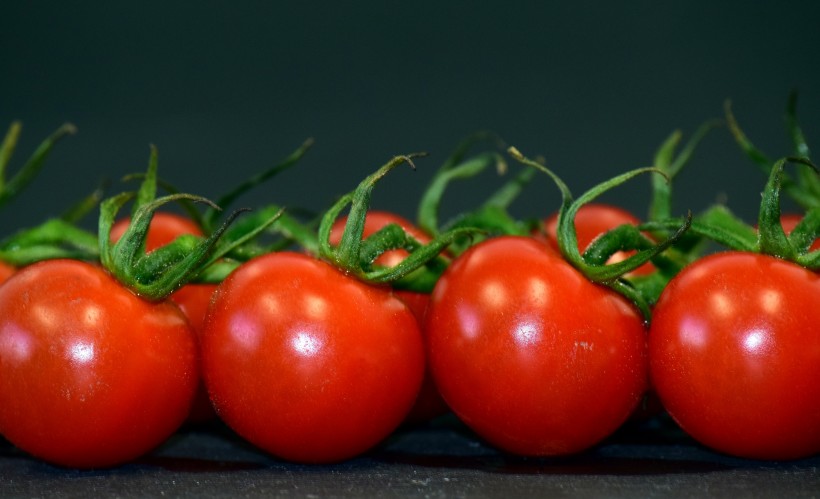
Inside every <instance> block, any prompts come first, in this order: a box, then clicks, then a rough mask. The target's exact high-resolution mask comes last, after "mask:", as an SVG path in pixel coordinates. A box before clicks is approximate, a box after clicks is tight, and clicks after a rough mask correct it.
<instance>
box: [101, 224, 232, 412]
mask: <svg viewBox="0 0 820 499" xmlns="http://www.w3.org/2000/svg"><path fill="white" fill-rule="evenodd" d="M129 223H130V220H129V219H127V218H126V219H121V220H118V221H117V222H116V223H115V224H114V226H113V227H112V228H111V240H112V241H117V240H118V239H119V238H120V237H122V235H123V234H124V233H125V231H126V229H127V228H128V225H129ZM185 234H191V235H195V236H202V235H203V234H202V230H201V229H200V228H199V226H198V225H197V224H195V223H194V222H193V221H191V220H190V219H188V218H185V217H183V216H180V215H176V214H174V213H168V212H155V213H154V216H153V218H151V225H150V226H149V227H148V234H147V236H146V239H145V250H146V251H147V252H151V251H153V250H155V249H157V248H159V247H161V246H164V245H166V244H169V243H171V242H173V241H174V239H176V238H177V237H179V236H181V235H185ZM215 290H216V285H213V284H186V285H185V286H183V287H182V288H181V289H180V290H178V291H176V292H175V293H173V294H172V295H171V296H170V298H171V300H172V301H173V302H174V303H176V304H177V305H178V306H179V308H180V309H181V310H182V312H183V313H184V314H185V316H186V317H187V318H188V321H189V322H190V323H191V326H192V327H193V329H194V332H195V333H196V335H197V338H199V336H200V335H201V332H202V329H203V327H204V323H205V315H206V314H207V312H208V304H209V303H210V301H211V296H212V295H213V292H214V291H215ZM214 419H216V413H215V412H214V410H213V407H212V406H211V401H210V400H209V399H208V392H207V391H206V390H205V384H204V383H200V384H199V388H197V393H196V396H195V397H194V401H193V404H192V406H191V414H190V417H189V418H188V422H189V423H194V424H198V423H205V422H208V421H212V420H214Z"/></svg>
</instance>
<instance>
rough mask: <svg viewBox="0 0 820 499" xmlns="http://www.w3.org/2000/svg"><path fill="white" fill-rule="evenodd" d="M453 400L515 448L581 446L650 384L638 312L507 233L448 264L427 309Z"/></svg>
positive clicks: (438, 376)
mask: <svg viewBox="0 0 820 499" xmlns="http://www.w3.org/2000/svg"><path fill="white" fill-rule="evenodd" d="M427 329H428V335H429V339H428V341H429V343H428V354H429V362H430V366H431V369H432V372H433V376H434V378H435V380H436V384H437V385H438V387H439V390H440V391H441V394H442V396H443V397H444V400H446V401H447V404H448V405H449V406H450V408H451V409H452V410H453V411H454V412H455V413H456V414H457V415H458V416H459V417H460V418H461V419H462V420H463V421H464V422H465V423H466V424H467V425H468V426H470V427H471V428H472V429H473V430H474V431H476V432H477V433H478V434H479V435H480V436H482V437H483V438H485V439H487V440H488V441H489V442H490V443H492V444H494V445H495V446H497V447H499V448H501V449H503V450H505V451H508V452H512V453H515V454H520V455H532V456H548V455H561V454H570V453H575V452H579V451H582V450H584V449H586V448H588V447H590V446H592V445H594V444H596V443H598V442H599V441H601V440H602V439H603V438H605V437H607V436H608V435H610V434H611V433H612V432H613V431H615V430H616V429H617V428H618V427H619V426H620V425H621V424H622V423H623V422H624V421H625V420H626V419H627V417H628V416H629V415H630V413H631V412H632V410H633V409H634V408H635V406H636V405H637V403H638V401H639V400H640V398H641V396H642V395H643V394H644V392H645V390H646V387H647V359H646V330H645V327H644V321H643V319H642V317H641V315H640V314H639V313H638V311H637V310H636V309H635V307H633V306H632V305H631V304H630V303H629V302H628V301H627V300H626V299H625V298H623V297H622V296H620V295H618V294H617V293H615V292H613V291H611V290H610V289H608V288H605V287H602V286H598V285H595V284H592V283H591V282H590V281H588V280H587V279H586V278H585V277H584V276H583V275H582V274H580V273H579V272H578V271H577V270H575V269H574V268H573V267H572V266H571V265H569V264H568V263H567V262H566V261H564V260H563V259H562V258H560V257H559V256H558V255H557V254H555V253H554V252H553V251H551V250H549V248H548V247H547V246H546V245H545V244H544V243H542V242H539V241H537V240H535V239H531V238H522V237H498V238H495V239H489V240H487V241H484V242H482V243H479V244H477V245H476V246H473V247H472V248H470V249H469V250H467V251H466V252H464V253H463V254H462V255H461V256H460V257H459V258H457V259H456V260H455V261H454V262H453V264H452V265H451V266H450V267H449V268H448V269H447V271H445V273H444V275H443V276H442V277H441V279H440V280H439V282H438V284H437V285H436V287H435V289H434V290H433V294H432V299H431V302H430V307H429V308H428V312H427Z"/></svg>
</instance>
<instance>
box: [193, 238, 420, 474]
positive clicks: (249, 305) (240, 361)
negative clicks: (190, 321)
mask: <svg viewBox="0 0 820 499" xmlns="http://www.w3.org/2000/svg"><path fill="white" fill-rule="evenodd" d="M202 354H203V368H204V374H205V382H206V386H207V387H208V392H209V393H210V395H211V400H212V401H213V403H214V407H215V408H216V410H217V413H218V414H219V416H220V417H221V418H222V420H223V421H225V422H226V423H227V424H228V425H229V426H230V427H232V428H233V429H234V430H235V431H236V432H237V433H238V434H239V435H241V436H242V437H244V438H245V439H247V440H248V441H249V442H251V443H253V444H255V445H257V446H258V447H260V448H262V449H264V450H266V451H268V452H270V453H272V454H274V455H276V456H279V457H281V458H284V459H287V460H291V461H299V462H314V463H319V462H334V461H341V460H344V459H347V458H351V457H353V456H356V455H358V454H361V453H363V452H365V451H367V450H368V449H370V448H371V447H373V446H374V445H376V444H378V443H379V442H380V441H381V440H383V439H384V438H385V437H387V436H388V435H389V434H390V433H391V432H392V431H393V430H394V429H395V428H396V427H397V426H398V425H399V424H400V423H401V422H402V420H403V418H404V417H405V415H406V414H407V412H408V411H409V410H410V407H411V406H412V404H413V401H414V400H415V398H416V395H417V394H418V391H419V387H420V386H421V381H422V377H423V374H424V347H423V343H422V339H421V333H420V332H419V327H418V324H417V322H416V320H415V318H414V317H413V314H412V313H411V312H410V310H409V309H408V308H407V306H406V305H405V304H404V303H403V302H401V301H400V300H399V299H397V298H396V297H394V296H393V295H392V294H391V293H390V291H389V290H388V289H386V288H380V287H374V286H371V285H368V284H365V283H363V282H361V281H359V280H357V279H354V278H351V277H349V276H347V275H345V274H344V273H342V272H341V271H339V270H338V269H336V268H335V267H333V266H332V265H330V264H328V263H326V262H324V261H321V260H317V259H315V258H312V257H309V256H307V255H303V254H299V253H291V252H280V253H271V254H267V255H264V256H261V257H257V258H255V259H252V260H249V261H248V262H246V263H244V264H243V265H242V266H240V267H239V268H238V269H236V270H235V271H234V272H232V273H231V274H230V275H229V276H228V277H227V278H226V279H225V281H223V282H222V284H220V286H219V288H218V289H217V291H216V295H215V298H214V301H213V303H212V305H211V309H210V312H209V316H208V321H207V324H206V327H205V331H204V335H203V337H202Z"/></svg>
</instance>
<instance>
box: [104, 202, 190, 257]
mask: <svg viewBox="0 0 820 499" xmlns="http://www.w3.org/2000/svg"><path fill="white" fill-rule="evenodd" d="M130 222H131V221H130V219H128V218H123V219H120V220H118V221H117V222H116V223H114V225H113V226H112V227H111V240H112V241H117V240H119V238H121V237H122V235H123V233H125V230H126V229H127V228H128V224H129V223H130ZM183 234H193V235H195V236H201V235H202V230H201V229H200V228H199V226H198V225H197V224H196V223H194V222H193V221H192V220H191V219H189V218H186V217H183V216H180V215H177V214H175V213H167V212H162V211H158V212H155V213H154V216H153V218H151V225H150V227H149V229H148V236H147V237H146V239H145V250H146V251H152V250H155V249H157V248H159V247H160V246H165V245H166V244H168V243H170V242H172V241H173V240H174V239H176V238H177V237H179V236H181V235H183Z"/></svg>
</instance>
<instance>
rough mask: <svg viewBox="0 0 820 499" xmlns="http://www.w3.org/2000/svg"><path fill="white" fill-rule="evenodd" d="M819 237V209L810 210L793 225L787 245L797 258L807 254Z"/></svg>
mask: <svg viewBox="0 0 820 499" xmlns="http://www.w3.org/2000/svg"><path fill="white" fill-rule="evenodd" d="M818 237H820V207H817V208H812V209H810V210H809V211H808V212H806V214H805V215H804V216H803V218H802V219H801V220H800V222H798V223H797V225H795V227H794V229H792V231H791V233H790V234H789V244H791V245H792V247H793V248H794V249H795V251H796V252H797V255H798V258H799V257H801V256H803V255H805V254H806V253H808V251H809V248H810V247H811V245H812V244H814V241H816V240H817V238H818Z"/></svg>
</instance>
